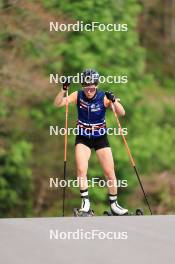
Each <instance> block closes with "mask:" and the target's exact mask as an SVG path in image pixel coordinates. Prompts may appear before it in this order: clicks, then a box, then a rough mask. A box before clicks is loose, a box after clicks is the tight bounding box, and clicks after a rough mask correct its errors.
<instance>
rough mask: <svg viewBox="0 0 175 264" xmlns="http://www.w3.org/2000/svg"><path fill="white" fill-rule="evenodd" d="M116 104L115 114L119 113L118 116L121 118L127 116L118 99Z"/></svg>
mask: <svg viewBox="0 0 175 264" xmlns="http://www.w3.org/2000/svg"><path fill="white" fill-rule="evenodd" d="M113 104H114V109H115V112H116V113H117V115H119V116H124V115H125V109H124V108H123V106H122V105H121V104H120V103H119V102H118V101H117V99H116V100H115V102H114V103H113Z"/></svg>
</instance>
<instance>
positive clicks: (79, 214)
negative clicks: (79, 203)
mask: <svg viewBox="0 0 175 264" xmlns="http://www.w3.org/2000/svg"><path fill="white" fill-rule="evenodd" d="M74 216H75V217H91V216H94V211H93V210H91V209H90V210H89V211H88V212H82V211H80V210H79V209H78V208H74Z"/></svg>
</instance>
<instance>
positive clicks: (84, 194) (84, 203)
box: [80, 189, 90, 212]
mask: <svg viewBox="0 0 175 264" xmlns="http://www.w3.org/2000/svg"><path fill="white" fill-rule="evenodd" d="M80 194H81V199H82V200H81V209H80V210H81V211H83V212H88V211H89V210H90V201H89V196H88V189H86V190H80Z"/></svg>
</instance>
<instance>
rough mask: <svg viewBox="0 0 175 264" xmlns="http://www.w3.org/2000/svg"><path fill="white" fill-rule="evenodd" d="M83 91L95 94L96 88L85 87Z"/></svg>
mask: <svg viewBox="0 0 175 264" xmlns="http://www.w3.org/2000/svg"><path fill="white" fill-rule="evenodd" d="M83 90H84V91H85V92H86V93H88V92H90V93H94V92H95V91H96V87H88V86H85V87H83Z"/></svg>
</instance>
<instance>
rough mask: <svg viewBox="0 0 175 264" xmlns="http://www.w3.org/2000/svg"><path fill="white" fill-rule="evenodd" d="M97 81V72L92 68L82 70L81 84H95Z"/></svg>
mask: <svg viewBox="0 0 175 264" xmlns="http://www.w3.org/2000/svg"><path fill="white" fill-rule="evenodd" d="M98 82H99V73H98V72H97V71H95V70H92V69H86V70H84V72H83V74H82V81H81V83H82V84H95V85H97V84H98Z"/></svg>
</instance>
